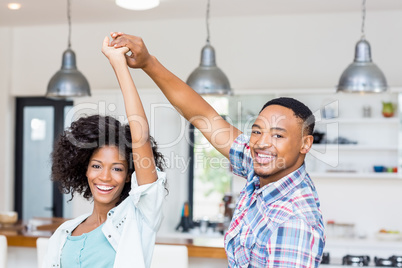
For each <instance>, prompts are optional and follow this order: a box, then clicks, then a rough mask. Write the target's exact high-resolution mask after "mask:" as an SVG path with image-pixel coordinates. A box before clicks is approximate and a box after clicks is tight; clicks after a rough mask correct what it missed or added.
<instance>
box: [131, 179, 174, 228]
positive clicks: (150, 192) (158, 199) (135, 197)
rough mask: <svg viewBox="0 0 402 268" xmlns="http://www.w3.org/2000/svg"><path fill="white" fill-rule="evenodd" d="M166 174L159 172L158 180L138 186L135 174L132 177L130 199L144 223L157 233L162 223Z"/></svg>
mask: <svg viewBox="0 0 402 268" xmlns="http://www.w3.org/2000/svg"><path fill="white" fill-rule="evenodd" d="M165 182H166V173H165V172H161V171H158V179H157V180H156V181H155V182H153V183H149V184H143V185H140V186H138V184H137V177H136V174H135V172H134V173H133V175H132V177H131V185H132V186H131V187H132V189H131V191H130V198H131V199H132V201H133V202H134V205H135V206H136V207H137V208H138V209H139V210H140V212H141V214H142V216H143V218H144V221H145V222H146V224H147V225H148V226H149V227H150V228H151V229H153V230H155V231H157V230H158V229H159V225H160V223H161V221H162V205H163V200H164V198H165V195H166V190H165Z"/></svg>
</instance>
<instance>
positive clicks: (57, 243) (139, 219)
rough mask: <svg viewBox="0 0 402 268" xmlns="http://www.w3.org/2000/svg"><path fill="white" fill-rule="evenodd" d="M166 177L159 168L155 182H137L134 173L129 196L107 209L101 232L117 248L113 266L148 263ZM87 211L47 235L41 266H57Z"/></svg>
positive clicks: (144, 266)
mask: <svg viewBox="0 0 402 268" xmlns="http://www.w3.org/2000/svg"><path fill="white" fill-rule="evenodd" d="M165 181H166V173H164V172H160V171H158V180H157V181H156V182H154V183H150V184H145V185H141V186H138V184H137V179H136V176H135V173H134V174H133V175H132V178H131V185H132V187H131V191H130V195H129V197H127V198H126V199H125V200H124V201H123V202H122V203H120V204H119V205H118V206H117V207H115V208H113V209H111V210H110V211H109V213H108V215H107V220H106V222H105V224H104V226H103V227H102V232H103V234H104V235H105V237H106V238H107V240H108V241H109V242H110V244H111V245H112V247H113V248H114V249H115V251H116V259H115V261H114V266H113V267H114V268H125V267H130V268H131V267H136V268H148V267H150V266H151V261H152V254H153V249H154V245H155V237H156V232H157V231H158V229H159V226H160V224H161V221H162V204H163V200H164V198H165V196H166V191H165ZM89 215H90V213H89V214H85V215H82V216H80V217H78V218H75V219H73V220H70V221H67V222H65V223H63V224H62V225H60V227H59V228H57V230H56V231H55V233H54V234H53V235H52V236H51V237H50V239H49V246H48V250H47V254H46V257H45V259H44V262H43V266H42V267H43V268H53V267H56V268H57V267H60V257H61V251H62V249H63V246H64V243H65V241H66V238H67V236H68V235H69V234H70V233H71V232H72V231H73V230H74V229H75V228H76V227H77V226H78V225H79V224H80V223H82V222H83V221H84V220H85V219H86V218H87V217H88V216H89ZM93 267H96V264H94V266H93Z"/></svg>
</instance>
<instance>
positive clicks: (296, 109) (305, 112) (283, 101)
mask: <svg viewBox="0 0 402 268" xmlns="http://www.w3.org/2000/svg"><path fill="white" fill-rule="evenodd" d="M270 105H280V106H283V107H286V108H289V109H291V110H292V111H293V113H294V115H295V116H296V117H298V118H300V119H301V120H302V121H303V126H304V128H305V129H306V131H307V135H312V134H313V132H314V125H315V117H314V115H313V113H312V112H311V110H310V108H308V107H307V106H306V105H305V104H303V103H302V102H300V101H298V100H296V99H293V98H288V97H280V98H276V99H272V100H270V101H268V102H267V103H265V105H264V106H263V107H262V109H261V111H260V113H261V112H262V110H264V109H265V108H266V107H268V106H270Z"/></svg>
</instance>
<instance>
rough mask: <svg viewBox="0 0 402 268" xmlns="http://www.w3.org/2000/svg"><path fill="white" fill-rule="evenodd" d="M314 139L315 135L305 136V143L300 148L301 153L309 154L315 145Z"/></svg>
mask: <svg viewBox="0 0 402 268" xmlns="http://www.w3.org/2000/svg"><path fill="white" fill-rule="evenodd" d="M313 141H314V137H313V136H312V135H306V136H303V143H302V147H301V148H300V153H301V154H307V153H308V152H309V151H310V149H311V146H313Z"/></svg>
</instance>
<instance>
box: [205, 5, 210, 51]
mask: <svg viewBox="0 0 402 268" xmlns="http://www.w3.org/2000/svg"><path fill="white" fill-rule="evenodd" d="M209 6H210V0H208V4H207V19H206V22H207V43H208V44H209Z"/></svg>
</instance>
